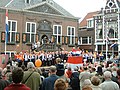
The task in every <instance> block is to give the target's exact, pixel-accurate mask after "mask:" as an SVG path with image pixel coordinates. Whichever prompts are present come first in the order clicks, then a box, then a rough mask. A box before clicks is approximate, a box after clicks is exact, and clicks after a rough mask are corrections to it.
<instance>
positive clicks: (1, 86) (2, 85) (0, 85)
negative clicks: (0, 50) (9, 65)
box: [0, 68, 10, 90]
mask: <svg viewBox="0 0 120 90" xmlns="http://www.w3.org/2000/svg"><path fill="white" fill-rule="evenodd" d="M2 70H3V69H2V68H0V90H4V88H5V87H6V86H8V85H9V84H10V82H9V81H7V80H4V79H3V78H2Z"/></svg>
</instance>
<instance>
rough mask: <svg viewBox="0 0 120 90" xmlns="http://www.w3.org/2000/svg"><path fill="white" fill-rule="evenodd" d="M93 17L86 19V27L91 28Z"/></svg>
mask: <svg viewBox="0 0 120 90" xmlns="http://www.w3.org/2000/svg"><path fill="white" fill-rule="evenodd" d="M93 27H94V26H93V18H91V19H88V20H87V28H93Z"/></svg>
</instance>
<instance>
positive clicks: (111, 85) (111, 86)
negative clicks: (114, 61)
mask: <svg viewBox="0 0 120 90" xmlns="http://www.w3.org/2000/svg"><path fill="white" fill-rule="evenodd" d="M103 75H104V79H105V81H104V82H103V83H101V84H100V87H101V88H102V90H120V89H119V86H118V84H117V83H116V82H113V81H112V80H111V77H112V74H111V72H110V71H105V72H104V74H103Z"/></svg>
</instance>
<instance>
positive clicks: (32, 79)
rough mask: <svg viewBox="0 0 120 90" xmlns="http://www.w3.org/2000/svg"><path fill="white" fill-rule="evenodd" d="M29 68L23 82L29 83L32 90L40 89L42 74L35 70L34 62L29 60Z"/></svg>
mask: <svg viewBox="0 0 120 90" xmlns="http://www.w3.org/2000/svg"><path fill="white" fill-rule="evenodd" d="M27 68H28V70H27V71H25V72H24V76H23V80H22V83H24V84H25V85H27V86H28V87H29V88H30V89H31V90H39V87H40V85H41V83H42V81H41V78H40V74H39V73H38V72H36V71H35V66H34V64H33V62H28V64H27Z"/></svg>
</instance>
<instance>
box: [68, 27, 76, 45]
mask: <svg viewBox="0 0 120 90" xmlns="http://www.w3.org/2000/svg"><path fill="white" fill-rule="evenodd" d="M68 28H70V30H71V29H72V28H74V35H72V31H71V32H70V35H69V34H68ZM67 36H69V37H70V44H75V27H73V26H67ZM72 38H74V41H73V42H72V40H71V39H72Z"/></svg>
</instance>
